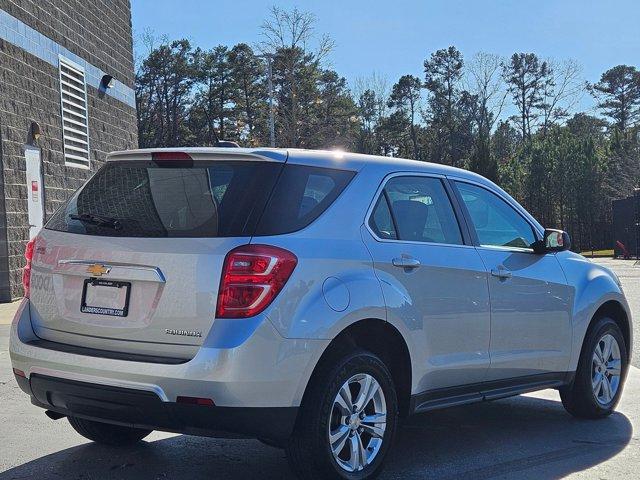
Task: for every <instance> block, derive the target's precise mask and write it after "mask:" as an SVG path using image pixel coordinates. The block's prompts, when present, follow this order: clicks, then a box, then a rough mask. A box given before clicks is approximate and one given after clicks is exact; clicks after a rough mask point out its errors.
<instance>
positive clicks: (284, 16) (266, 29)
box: [260, 6, 333, 147]
mask: <svg viewBox="0 0 640 480" xmlns="http://www.w3.org/2000/svg"><path fill="white" fill-rule="evenodd" d="M315 22H316V18H315V16H314V15H313V14H311V13H308V12H301V11H300V10H298V9H297V8H294V9H293V10H291V11H286V10H282V9H280V8H278V7H275V6H274V7H272V8H271V12H270V16H269V18H268V19H267V20H266V21H265V22H264V23H263V24H262V27H261V34H262V42H261V44H260V46H261V49H262V51H263V52H265V53H268V54H270V55H272V56H273V76H274V85H275V89H276V93H277V96H278V108H277V111H276V115H277V118H276V122H277V124H278V134H277V135H276V139H277V141H278V143H279V144H281V145H283V146H291V147H303V146H305V145H307V144H308V143H309V142H308V141H307V140H308V139H305V138H303V137H302V127H303V123H304V121H305V118H304V115H305V113H308V112H311V111H313V105H312V104H313V102H315V101H316V100H318V95H319V92H318V88H317V81H318V79H319V77H320V75H321V67H322V60H323V59H324V57H325V56H326V55H327V54H328V53H329V52H330V51H331V49H332V48H333V42H332V41H331V39H330V38H328V37H326V36H323V37H321V38H320V39H318V38H317V36H316V35H315V31H314V26H315ZM311 42H316V43H317V48H316V49H315V50H313V49H311V47H310V46H309V45H310V43H311Z"/></svg>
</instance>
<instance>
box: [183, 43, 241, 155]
mask: <svg viewBox="0 0 640 480" xmlns="http://www.w3.org/2000/svg"><path fill="white" fill-rule="evenodd" d="M228 55H229V50H228V49H227V47H226V46H224V45H219V46H217V47H215V48H213V49H212V50H210V51H208V52H203V51H198V52H197V54H196V58H197V59H198V61H197V74H196V75H197V76H196V78H197V80H198V84H199V85H200V87H199V89H198V91H197V92H196V94H195V103H194V106H193V111H192V113H191V115H192V123H194V133H195V134H196V138H197V142H198V144H200V145H209V146H211V145H213V146H215V145H216V144H217V142H218V140H228V139H232V138H235V136H233V135H232V134H231V132H230V127H231V119H230V114H231V102H232V87H231V83H232V81H231V69H230V65H229V61H228ZM216 129H217V131H216Z"/></svg>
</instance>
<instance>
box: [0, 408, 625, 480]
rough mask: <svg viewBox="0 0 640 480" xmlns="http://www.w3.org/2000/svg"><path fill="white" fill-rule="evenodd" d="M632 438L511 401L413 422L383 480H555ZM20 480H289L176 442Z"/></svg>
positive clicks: (56, 457)
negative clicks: (178, 479) (180, 479)
mask: <svg viewBox="0 0 640 480" xmlns="http://www.w3.org/2000/svg"><path fill="white" fill-rule="evenodd" d="M631 436H632V426H631V424H630V422H629V420H628V419H627V417H625V416H624V415H622V414H620V413H616V414H614V415H612V416H611V417H609V418H606V419H602V420H597V421H585V420H576V419H574V418H572V417H570V416H569V415H568V414H566V413H565V411H564V409H563V408H562V405H561V404H560V403H559V402H558V401H553V400H545V399H540V398H533V397H516V398H513V399H508V400H501V401H497V402H492V403H483V404H477V405H472V406H467V407H459V408H454V409H449V410H441V411H437V412H432V413H428V414H424V415H421V416H416V417H413V418H412V419H411V420H410V421H407V422H405V424H404V425H403V426H402V427H401V428H400V431H399V434H398V437H397V440H396V445H395V448H394V449H393V451H392V454H391V457H390V458H389V462H388V465H387V468H386V470H385V472H384V473H383V475H382V477H381V478H386V479H391V478H402V479H407V478H420V479H460V478H470V479H474V480H476V479H485V478H496V477H499V478H507V479H511V478H512V479H523V478H536V479H558V478H562V477H564V476H566V475H568V474H569V473H571V472H577V471H581V470H584V469H587V468H589V467H591V466H594V465H596V464H599V463H601V462H604V461H605V460H607V459H609V458H611V457H613V456H615V455H616V454H617V453H618V452H620V451H621V450H622V449H623V448H624V447H625V445H627V443H629V441H630V439H631ZM24 441H29V439H28V436H26V435H25V437H24ZM51 441H52V442H53V441H55V439H52V440H51ZM18 478H38V479H48V478H64V479H68V480H71V479H98V478H99V479H173V478H189V479H200V478H202V479H204V478H207V479H226V478H238V479H245V478H251V479H256V480H257V479H270V478H273V479H275V478H278V479H282V478H293V477H292V475H291V473H290V472H289V469H288V467H287V463H286V459H285V456H284V453H283V452H282V451H280V450H277V449H274V448H271V447H267V446H265V445H262V444H261V443H259V442H257V441H255V440H221V439H206V438H199V437H188V436H175V437H171V438H166V439H161V440H156V441H150V442H145V443H142V444H140V445H139V446H136V447H134V448H129V449H126V450H123V449H110V448H105V447H101V446H98V445H95V444H91V443H87V444H84V445H81V446H78V447H73V448H68V449H65V450H62V451H60V452H57V453H54V454H51V455H47V456H44V457H41V458H38V459H36V460H33V461H30V462H27V463H25V464H23V465H20V466H17V467H14V468H12V469H10V470H8V471H6V472H4V473H1V474H0V479H2V480H6V479H18Z"/></svg>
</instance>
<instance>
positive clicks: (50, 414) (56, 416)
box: [44, 410, 66, 420]
mask: <svg viewBox="0 0 640 480" xmlns="http://www.w3.org/2000/svg"><path fill="white" fill-rule="evenodd" d="M44 414H45V415H46V416H47V417H49V418H50V419H51V420H60V419H61V418H64V417H66V415H63V414H61V413H58V412H52V411H51V410H47V411H45V412H44Z"/></svg>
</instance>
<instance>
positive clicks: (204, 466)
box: [0, 260, 640, 480]
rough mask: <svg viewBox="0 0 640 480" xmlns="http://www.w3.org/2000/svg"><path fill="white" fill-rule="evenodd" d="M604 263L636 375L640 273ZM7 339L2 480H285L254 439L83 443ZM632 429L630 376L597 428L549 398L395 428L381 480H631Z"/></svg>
mask: <svg viewBox="0 0 640 480" xmlns="http://www.w3.org/2000/svg"><path fill="white" fill-rule="evenodd" d="M602 262H603V263H605V264H607V265H608V266H611V267H612V268H613V269H614V270H615V271H616V272H617V273H618V274H619V276H620V278H621V280H622V282H623V285H624V288H625V292H626V293H627V296H628V298H629V301H630V304H631V306H632V309H633V311H634V312H635V315H636V318H637V319H638V320H636V326H635V338H636V346H635V349H634V350H635V353H634V360H633V363H634V364H635V365H636V366H640V362H639V360H640V354H639V353H640V350H639V349H638V343H639V342H638V340H639V339H640V331H639V327H638V325H640V266H639V267H635V266H633V262H626V261H620V260H616V261H614V260H603V261H602ZM0 315H2V311H0ZM0 323H2V321H1V319H0ZM5 323H6V321H5ZM8 330H9V326H8V325H0V405H2V408H0V445H1V448H0V480H4V479H22V478H34V479H49V478H52V479H54V478H55V479H58V478H62V479H69V480H72V479H78V480H80V479H82V480H87V479H173V478H189V479H201V478H202V479H204V478H207V479H212V478H216V479H226V478H243V479H244V478H254V479H269V478H274V479H275V478H292V476H291V474H290V472H289V470H288V467H287V464H286V460H285V457H284V453H283V452H281V451H280V450H277V449H274V448H271V447H268V446H265V445H262V444H261V443H259V442H258V441H255V440H222V439H205V438H197V437H188V436H181V435H170V434H163V433H154V434H152V435H151V436H150V437H148V438H147V441H146V442H144V443H142V444H141V445H139V446H137V447H135V448H130V449H127V450H122V449H110V448H105V447H101V446H98V445H95V444H91V443H89V442H87V441H86V440H84V439H83V438H82V437H80V436H78V435H77V434H76V433H75V432H74V431H73V430H72V429H71V427H70V426H69V425H68V424H67V422H66V421H65V420H59V421H55V422H54V421H51V420H49V419H48V418H47V417H45V415H44V413H43V411H42V410H41V409H38V408H36V407H33V406H31V405H30V404H29V403H28V401H27V398H26V397H25V396H24V394H23V393H22V392H21V391H20V390H19V389H18V387H17V385H16V384H15V381H14V379H13V375H12V373H11V367H10V363H9V355H8V353H7V347H8V338H7V335H8ZM638 428H640V370H638V369H637V368H635V367H632V368H631V371H630V374H629V378H628V382H627V386H626V390H625V393H624V395H623V398H622V402H621V404H620V406H619V408H618V412H617V413H616V414H614V415H612V416H611V417H609V418H606V419H603V420H599V421H580V420H576V419H574V418H572V417H570V416H569V415H568V414H566V413H565V411H564V409H563V408H562V405H561V404H560V402H559V397H558V394H557V393H556V392H555V391H544V392H539V393H535V394H530V395H525V396H520V397H516V398H511V399H506V400H500V401H496V402H491V403H484V404H477V405H471V406H468V407H460V408H453V409H449V410H442V411H437V412H432V413H429V414H425V415H422V416H419V417H416V418H413V419H411V422H410V423H407V424H405V425H403V426H402V428H401V429H400V431H399V435H398V439H397V443H396V446H395V449H394V452H393V454H392V458H391V459H390V462H389V464H388V467H387V469H386V470H385V473H384V474H383V476H382V477H381V478H384V479H395V478H402V479H407V478H416V479H417V478H420V479H459V478H469V479H489V478H492V479H493V478H499V479H556V478H567V477H568V478H589V479H618V478H625V477H626V478H637V472H638V471H639V470H640V437H638V434H637V433H635V434H634V431H635V430H637V429H638Z"/></svg>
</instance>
